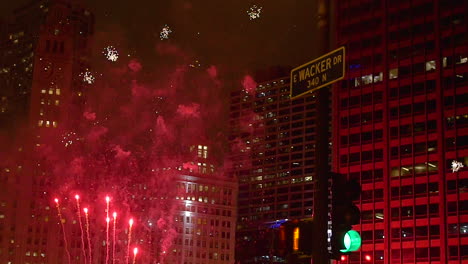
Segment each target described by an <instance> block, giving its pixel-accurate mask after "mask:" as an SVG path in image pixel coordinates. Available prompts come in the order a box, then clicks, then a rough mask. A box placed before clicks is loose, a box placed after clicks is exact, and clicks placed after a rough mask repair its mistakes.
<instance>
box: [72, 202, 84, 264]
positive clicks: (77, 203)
mask: <svg viewBox="0 0 468 264" xmlns="http://www.w3.org/2000/svg"><path fill="white" fill-rule="evenodd" d="M75 199H76V208H77V214H78V223H79V224H80V232H81V251H82V252H83V257H84V263H85V264H86V250H85V243H84V232H83V222H82V221H81V209H80V196H79V195H78V194H76V195H75Z"/></svg>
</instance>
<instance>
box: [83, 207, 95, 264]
mask: <svg viewBox="0 0 468 264" xmlns="http://www.w3.org/2000/svg"><path fill="white" fill-rule="evenodd" d="M83 211H84V213H85V217H86V236H87V237H88V251H89V263H90V264H91V263H93V258H92V255H91V237H90V235H89V216H88V208H84V209H83Z"/></svg>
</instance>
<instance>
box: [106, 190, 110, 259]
mask: <svg viewBox="0 0 468 264" xmlns="http://www.w3.org/2000/svg"><path fill="white" fill-rule="evenodd" d="M109 202H110V198H109V196H106V264H107V263H108V262H109V222H110V218H109Z"/></svg>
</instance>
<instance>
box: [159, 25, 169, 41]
mask: <svg viewBox="0 0 468 264" xmlns="http://www.w3.org/2000/svg"><path fill="white" fill-rule="evenodd" d="M171 33H172V30H171V28H170V27H169V26H168V25H167V24H166V25H165V26H164V27H163V28H162V30H161V33H159V38H161V40H164V39H168V38H169V34H171Z"/></svg>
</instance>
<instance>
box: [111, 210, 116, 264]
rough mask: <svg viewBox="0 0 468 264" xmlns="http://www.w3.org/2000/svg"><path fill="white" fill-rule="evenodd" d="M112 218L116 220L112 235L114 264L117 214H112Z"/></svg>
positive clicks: (113, 259)
mask: <svg viewBox="0 0 468 264" xmlns="http://www.w3.org/2000/svg"><path fill="white" fill-rule="evenodd" d="M112 217H113V218H114V230H113V234H112V264H114V263H115V224H116V221H117V212H114V213H113V214H112Z"/></svg>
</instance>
